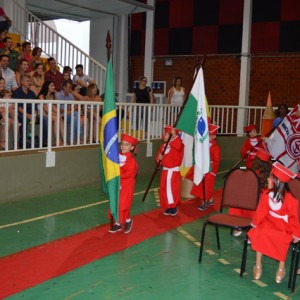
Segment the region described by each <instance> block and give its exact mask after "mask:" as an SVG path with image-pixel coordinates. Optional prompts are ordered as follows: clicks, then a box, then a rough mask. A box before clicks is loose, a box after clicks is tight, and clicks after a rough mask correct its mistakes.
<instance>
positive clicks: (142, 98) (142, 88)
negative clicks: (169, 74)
mask: <svg viewBox="0 0 300 300" xmlns="http://www.w3.org/2000/svg"><path fill="white" fill-rule="evenodd" d="M131 102H132V103H138V104H143V103H147V104H153V103H154V96H153V92H152V89H151V88H150V87H149V86H147V78H146V77H145V76H141V77H140V78H139V85H138V87H136V88H135V89H134V91H133V94H132V100H131ZM146 109H147V108H146V107H137V114H136V126H135V129H139V121H141V120H140V118H143V119H144V122H145V128H144V130H145V135H147V131H148V111H146Z"/></svg>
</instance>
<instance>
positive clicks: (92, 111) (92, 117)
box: [72, 83, 102, 143]
mask: <svg viewBox="0 0 300 300" xmlns="http://www.w3.org/2000/svg"><path fill="white" fill-rule="evenodd" d="M72 94H73V96H74V97H75V98H76V99H80V100H81V101H91V102H102V99H101V97H100V96H99V90H98V87H97V85H96V84H94V83H91V84H90V85H89V86H88V88H87V91H86V96H82V95H81V94H80V91H79V93H77V92H76V91H75V90H73V91H72ZM84 108H86V110H87V118H88V120H89V122H93V143H96V142H97V126H98V128H99V126H100V124H101V117H100V113H101V116H102V106H99V115H97V106H94V107H92V105H86V106H84ZM97 120H98V121H97ZM98 132H99V131H98Z"/></svg>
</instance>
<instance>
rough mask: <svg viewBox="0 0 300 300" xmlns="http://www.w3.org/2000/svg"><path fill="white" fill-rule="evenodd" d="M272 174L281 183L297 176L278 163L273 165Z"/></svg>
mask: <svg viewBox="0 0 300 300" xmlns="http://www.w3.org/2000/svg"><path fill="white" fill-rule="evenodd" d="M272 173H273V174H274V175H275V176H276V177H277V178H278V179H279V180H280V181H282V182H289V181H290V180H291V179H293V178H295V177H296V176H297V174H295V173H294V172H292V171H291V170H290V169H288V168H286V167H285V166H284V165H282V164H281V163H280V162H278V161H276V162H275V163H274V164H273V168H272Z"/></svg>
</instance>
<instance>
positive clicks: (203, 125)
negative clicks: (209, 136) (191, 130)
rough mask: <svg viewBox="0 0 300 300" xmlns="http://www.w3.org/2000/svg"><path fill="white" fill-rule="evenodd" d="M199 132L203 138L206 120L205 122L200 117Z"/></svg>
mask: <svg viewBox="0 0 300 300" xmlns="http://www.w3.org/2000/svg"><path fill="white" fill-rule="evenodd" d="M197 130H198V132H199V134H200V135H201V136H203V134H204V133H205V131H206V124H205V122H204V120H203V118H202V117H200V118H199V119H198V123H197Z"/></svg>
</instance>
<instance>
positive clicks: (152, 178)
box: [142, 54, 206, 202]
mask: <svg viewBox="0 0 300 300" xmlns="http://www.w3.org/2000/svg"><path fill="white" fill-rule="evenodd" d="M205 56H206V55H205V54H204V55H203V57H202V60H201V62H200V61H199V56H196V58H195V73H194V77H193V81H192V86H191V89H190V91H189V93H186V95H185V99H184V102H183V104H182V106H181V108H180V111H179V114H178V115H177V118H176V121H175V123H174V124H173V127H174V128H176V125H177V123H178V121H179V119H180V116H181V114H182V112H183V110H184V107H185V105H186V103H187V100H188V98H189V95H190V92H191V90H192V88H193V86H194V83H195V80H196V78H197V75H198V72H199V70H200V68H201V67H202V66H203V65H204V61H205ZM171 137H172V135H171V134H170V135H169V138H168V140H167V142H166V143H165V147H164V149H163V151H162V155H164V154H165V152H166V150H167V147H168V145H169V142H170V140H171ZM159 169H160V161H158V162H157V163H156V166H155V169H154V171H153V173H152V176H151V178H150V181H149V183H148V186H147V188H146V191H145V193H144V196H143V199H142V202H144V201H145V199H146V197H147V194H148V192H149V189H150V187H151V185H152V183H153V180H154V178H155V176H156V174H157V172H158V170H159Z"/></svg>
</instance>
